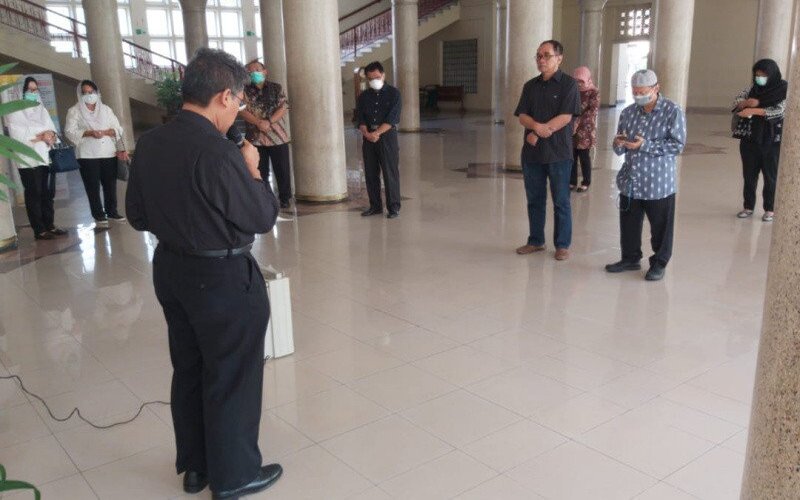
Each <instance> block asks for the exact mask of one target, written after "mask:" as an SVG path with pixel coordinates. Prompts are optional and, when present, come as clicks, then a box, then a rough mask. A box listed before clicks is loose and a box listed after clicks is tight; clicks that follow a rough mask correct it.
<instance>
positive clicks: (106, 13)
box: [83, 0, 135, 150]
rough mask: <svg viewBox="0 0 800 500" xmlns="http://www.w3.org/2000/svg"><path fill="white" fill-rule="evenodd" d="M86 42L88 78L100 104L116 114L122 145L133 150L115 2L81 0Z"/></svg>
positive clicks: (115, 0) (126, 85)
mask: <svg viewBox="0 0 800 500" xmlns="http://www.w3.org/2000/svg"><path fill="white" fill-rule="evenodd" d="M83 10H84V12H85V14H86V39H87V42H88V43H89V55H90V56H91V63H90V65H89V68H90V69H91V71H92V79H93V80H94V82H95V83H96V84H97V86H98V87H100V94H101V95H102V96H103V103H104V104H106V105H108V106H109V107H110V108H111V109H112V110H113V111H114V114H115V115H117V119H119V123H120V125H122V129H123V130H124V135H125V137H124V139H125V146H126V147H127V148H128V149H129V150H131V149H134V146H135V145H134V142H133V122H132V121H131V102H130V98H129V97H128V78H127V76H126V72H125V63H124V62H123V57H122V44H121V43H120V40H121V39H122V37H121V36H120V34H119V20H118V19H117V0H84V2H83Z"/></svg>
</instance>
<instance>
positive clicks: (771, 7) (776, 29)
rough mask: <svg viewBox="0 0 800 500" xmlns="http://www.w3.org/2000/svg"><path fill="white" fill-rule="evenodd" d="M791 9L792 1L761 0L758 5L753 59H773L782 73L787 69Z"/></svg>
mask: <svg viewBox="0 0 800 500" xmlns="http://www.w3.org/2000/svg"><path fill="white" fill-rule="evenodd" d="M793 9H794V0H761V1H760V2H759V3H758V30H757V32H756V51H755V56H756V57H755V59H756V60H758V59H774V60H775V62H777V63H778V66H780V68H781V71H783V72H784V73H787V72H788V69H789V68H788V63H789V57H790V43H791V39H792V11H793Z"/></svg>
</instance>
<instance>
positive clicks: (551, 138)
mask: <svg viewBox="0 0 800 500" xmlns="http://www.w3.org/2000/svg"><path fill="white" fill-rule="evenodd" d="M563 54H564V47H563V45H561V43H560V42H558V41H556V40H548V41H546V42H543V43H542V44H541V45H540V46H539V48H538V49H537V50H536V67H537V68H538V70H539V72H540V73H541V74H540V75H539V76H537V77H536V78H534V79H532V80H530V81H528V82H527V83H525V86H524V87H523V88H522V96H521V97H520V99H519V104H518V105H517V109H516V111H515V112H514V114H515V115H516V116H518V117H519V122H520V123H521V124H522V126H523V127H525V143H524V145H523V146H522V173H523V175H524V178H525V194H526V196H527V199H528V224H529V233H528V241H527V243H526V244H525V245H523V246H521V247H519V248H517V253H518V254H520V255H527V254H531V253H534V252H541V251H543V250H544V249H545V238H544V224H545V216H546V206H547V182H548V179H549V181H550V193H551V195H552V197H553V207H554V211H555V231H554V240H555V241H554V243H555V247H556V253H555V258H556V260H567V259H568V258H569V247H570V245H571V244H572V210H571V207H570V199H569V195H570V193H569V178H570V175H571V173H572V161H573V148H572V127H571V126H569V125H570V124H571V123H572V120H573V119H574V118H575V117H576V116H578V115H580V112H581V98H580V93H579V92H578V84H577V82H576V81H575V79H574V78H572V77H571V76H569V75H567V74H565V73H564V72H562V71H561V70H560V69H559V68H560V66H561V62H562V61H563V59H564V56H563Z"/></svg>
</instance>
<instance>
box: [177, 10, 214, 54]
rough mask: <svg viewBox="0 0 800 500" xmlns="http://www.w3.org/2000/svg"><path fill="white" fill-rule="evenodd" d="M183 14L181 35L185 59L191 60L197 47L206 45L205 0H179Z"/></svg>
mask: <svg viewBox="0 0 800 500" xmlns="http://www.w3.org/2000/svg"><path fill="white" fill-rule="evenodd" d="M179 1H180V3H181V13H182V14H183V36H184V39H185V40H186V60H187V61H191V60H192V57H194V53H195V52H197V49H201V48H203V47H208V26H207V25H206V3H207V2H206V0H179Z"/></svg>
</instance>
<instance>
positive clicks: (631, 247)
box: [606, 69, 686, 281]
mask: <svg viewBox="0 0 800 500" xmlns="http://www.w3.org/2000/svg"><path fill="white" fill-rule="evenodd" d="M631 86H632V87H633V99H634V101H635V103H634V104H631V105H630V106H628V107H627V108H625V109H623V110H622V113H620V115H619V124H618V125H617V135H616V136H615V137H614V144H613V146H614V152H615V153H616V154H617V155H618V156H620V155H625V162H624V163H623V164H622V168H621V169H620V171H619V173H618V174H617V187H618V188H619V229H620V242H621V247H622V259H621V260H620V261H618V262H615V263H613V264H609V265H607V266H606V271H608V272H609V273H621V272H624V271H638V270H639V269H641V265H640V264H639V261H640V260H641V259H642V223H643V222H644V217H645V216H647V220H648V221H649V222H650V244H651V246H652V248H653V256H652V257H650V269H649V270H648V271H647V274H646V275H645V279H646V280H647V281H659V280H661V279H663V278H664V274H665V270H666V267H667V263H668V262H669V260H670V258H671V257H672V238H673V233H674V227H675V192H676V191H677V175H676V169H677V166H676V157H677V156H678V155H679V154H681V153H682V152H683V148H684V146H685V145H686V116H685V115H684V113H683V110H682V109H681V108H680V106H678V105H677V104H676V103H674V102H672V101H670V100H669V99H667V98H666V97H664V96H662V95H661V94H660V93H659V90H660V86H659V85H658V77H657V76H656V74H655V72H654V71H652V70H649V69H643V70H639V71H637V72H636V73H634V74H633V77H632V78H631Z"/></svg>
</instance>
